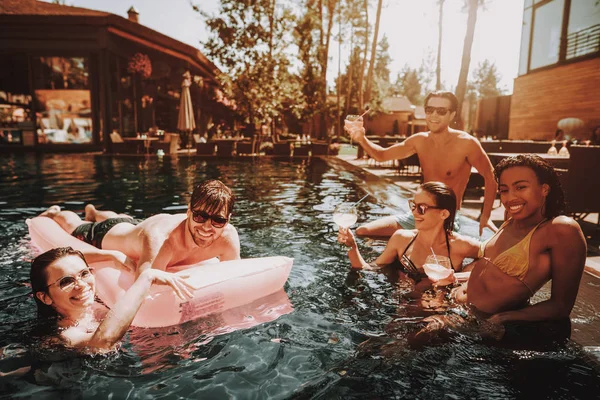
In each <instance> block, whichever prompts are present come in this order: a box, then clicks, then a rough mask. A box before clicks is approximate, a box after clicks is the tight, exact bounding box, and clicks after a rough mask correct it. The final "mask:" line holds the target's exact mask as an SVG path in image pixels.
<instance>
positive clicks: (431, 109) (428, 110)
mask: <svg viewBox="0 0 600 400" xmlns="http://www.w3.org/2000/svg"><path fill="white" fill-rule="evenodd" d="M434 111H435V112H437V115H439V116H442V117H443V116H444V115H446V114H448V111H451V110H450V109H449V108H447V107H432V106H426V107H425V114H427V115H430V114H433V112H434Z"/></svg>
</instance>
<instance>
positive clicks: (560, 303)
mask: <svg viewBox="0 0 600 400" xmlns="http://www.w3.org/2000/svg"><path fill="white" fill-rule="evenodd" d="M496 177H497V179H498V183H499V192H500V200H501V201H502V204H503V205H504V207H505V208H506V215H507V221H506V222H505V223H504V224H503V225H502V227H501V228H500V230H499V231H498V232H497V233H496V234H495V235H494V236H492V237H491V238H490V239H489V240H488V241H486V242H485V243H483V244H482V245H481V248H480V254H479V255H480V259H479V260H478V261H476V262H475V263H474V264H473V269H472V272H471V276H470V278H469V281H468V282H467V283H465V284H463V286H462V287H459V288H458V289H457V290H455V295H456V299H457V300H459V301H461V300H462V301H464V302H467V303H468V304H470V305H471V306H472V307H474V308H475V310H476V311H479V312H481V313H483V314H484V315H489V316H491V317H490V318H489V319H488V321H490V322H493V323H505V322H508V321H543V320H557V319H562V318H568V317H569V314H570V313H571V309H572V308H573V305H574V304H575V299H576V298H577V292H578V290H579V281H580V280H581V275H582V273H583V269H584V265H585V258H586V252H587V249H586V242H585V238H584V236H583V233H582V231H581V228H580V227H579V224H577V222H575V221H574V220H573V219H571V218H569V217H566V216H564V215H562V214H563V213H564V207H565V203H564V195H563V191H562V188H561V187H560V184H559V182H558V177H557V175H556V172H555V171H554V169H553V168H552V166H551V165H549V164H548V163H547V162H545V161H544V160H543V159H542V158H540V157H538V156H535V155H531V154H522V155H517V156H514V157H510V158H507V159H505V160H503V161H502V162H500V163H499V164H498V165H497V166H496ZM550 280H552V287H551V294H550V298H549V299H548V300H545V301H541V302H539V303H536V304H533V305H530V304H529V299H530V298H531V297H532V296H533V295H534V294H535V293H536V292H537V291H538V290H539V289H540V288H541V287H542V286H543V285H544V284H546V283H547V282H548V281H550Z"/></svg>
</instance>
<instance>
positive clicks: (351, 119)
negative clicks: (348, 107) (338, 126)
mask: <svg viewBox="0 0 600 400" xmlns="http://www.w3.org/2000/svg"><path fill="white" fill-rule="evenodd" d="M362 127H363V119H362V117H361V116H360V115H354V114H351V115H346V119H345V120H344V129H345V130H346V131H347V132H348V134H349V135H350V145H352V138H353V135H354V133H355V132H356V131H357V130H359V129H362Z"/></svg>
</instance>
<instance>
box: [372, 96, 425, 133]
mask: <svg viewBox="0 0 600 400" xmlns="http://www.w3.org/2000/svg"><path fill="white" fill-rule="evenodd" d="M381 108H382V109H383V110H385V111H383V112H378V113H374V115H373V114H372V115H370V116H369V117H368V118H367V119H366V120H365V123H364V125H365V130H366V131H367V135H379V136H385V135H400V136H410V134H411V127H410V125H409V122H410V121H412V119H413V117H414V110H415V106H413V105H412V103H411V102H410V100H408V99H407V98H406V97H404V96H393V97H386V98H384V99H383V102H382V104H381Z"/></svg>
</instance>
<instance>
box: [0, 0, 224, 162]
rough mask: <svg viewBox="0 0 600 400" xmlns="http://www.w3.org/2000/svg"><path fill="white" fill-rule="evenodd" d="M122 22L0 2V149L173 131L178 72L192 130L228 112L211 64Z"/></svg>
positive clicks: (132, 17)
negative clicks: (186, 91) (187, 95)
mask: <svg viewBox="0 0 600 400" xmlns="http://www.w3.org/2000/svg"><path fill="white" fill-rule="evenodd" d="M128 15H129V18H123V17H120V16H118V15H114V14H110V13H106V12H101V11H95V10H89V9H85V8H80V7H71V6H64V5H58V4H51V3H46V2H41V1H36V0H2V1H0V59H1V60H2V61H1V63H0V148H2V149H4V150H6V149H12V150H16V149H19V148H21V149H27V148H28V149H42V150H44V149H47V150H52V149H63V150H73V151H94V150H102V149H110V141H109V139H108V138H109V134H110V133H111V132H113V131H115V132H118V133H120V134H121V136H124V137H127V136H135V135H136V134H138V133H145V132H147V131H149V130H151V128H154V129H160V130H164V131H166V132H176V131H177V116H178V107H179V97H180V94H181V83H182V79H183V78H182V75H183V74H184V73H185V71H190V73H191V75H192V77H193V83H192V86H191V87H190V92H191V96H192V104H193V106H194V112H195V117H196V123H197V126H198V130H199V131H200V132H203V131H204V130H205V129H206V126H207V124H208V123H209V122H210V121H214V120H219V119H221V118H224V117H225V116H226V115H227V114H228V109H227V107H226V106H225V105H224V102H226V101H225V100H224V99H223V98H222V96H221V92H220V90H219V84H218V82H217V75H218V74H219V70H218V68H217V67H216V66H215V65H213V63H211V62H210V61H209V60H207V59H206V57H205V56H204V55H203V54H202V53H201V52H200V51H199V50H198V49H196V48H194V47H192V46H188V45H186V44H184V43H181V42H179V41H177V40H175V39H172V38H170V37H168V36H165V35H163V34H161V33H159V32H156V31H154V30H152V29H149V28H147V27H145V26H143V25H141V24H139V23H138V13H137V11H136V10H135V9H133V8H131V9H130V10H129V12H128Z"/></svg>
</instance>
